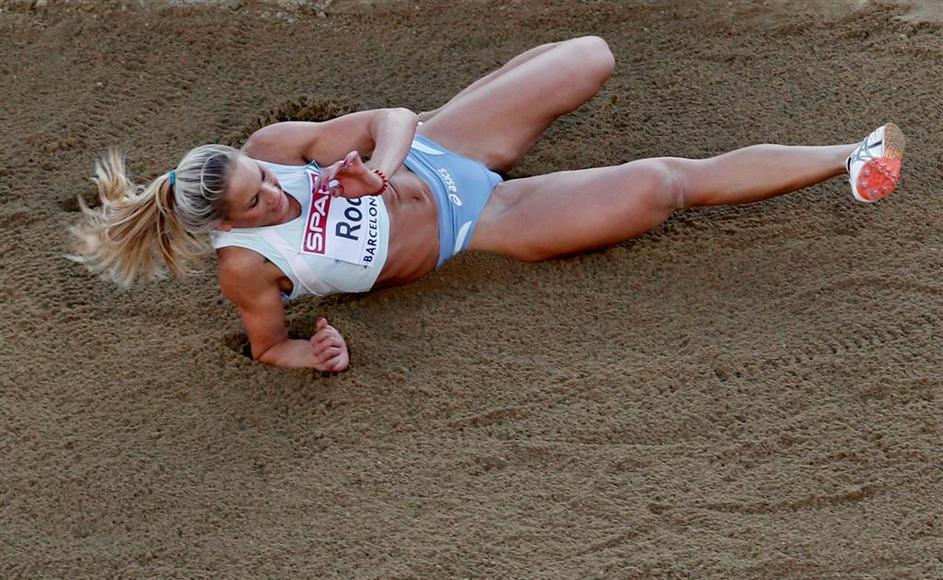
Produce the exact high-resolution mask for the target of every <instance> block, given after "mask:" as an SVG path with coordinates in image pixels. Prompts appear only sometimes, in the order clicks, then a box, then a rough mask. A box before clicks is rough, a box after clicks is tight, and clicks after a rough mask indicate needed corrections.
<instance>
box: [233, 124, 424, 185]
mask: <svg viewBox="0 0 943 580" xmlns="http://www.w3.org/2000/svg"><path fill="white" fill-rule="evenodd" d="M417 121H418V117H417V116H416V114H415V113H413V112H412V111H410V110H408V109H402V108H396V109H375V110H372V111H360V112H357V113H351V114H349V115H343V116H341V117H336V118H334V119H331V120H329V121H324V122H322V123H311V122H306V121H286V122H283V123H275V124H273V125H268V126H266V127H263V128H261V129H259V130H258V131H256V132H255V133H253V134H252V136H251V137H249V140H248V141H246V144H245V146H243V151H244V152H245V153H246V154H247V155H249V156H251V157H254V158H256V159H263V160H266V161H272V162H274V163H285V164H294V165H302V164H304V163H307V162H309V161H311V160H314V161H317V163H318V164H319V165H321V166H324V167H326V166H329V165H331V164H332V163H335V162H337V161H338V160H343V159H344V158H345V157H346V156H347V154H349V153H350V152H352V151H356V152H357V153H359V154H360V155H361V156H364V157H366V156H369V157H370V161H369V163H368V165H369V166H370V167H371V168H373V169H379V170H380V171H382V172H383V173H385V174H386V175H388V176H389V175H392V174H393V173H395V172H396V170H397V169H399V167H400V165H402V163H403V160H404V159H406V155H407V154H408V153H409V146H410V144H411V143H412V140H413V137H414V136H415V134H416V123H417Z"/></svg>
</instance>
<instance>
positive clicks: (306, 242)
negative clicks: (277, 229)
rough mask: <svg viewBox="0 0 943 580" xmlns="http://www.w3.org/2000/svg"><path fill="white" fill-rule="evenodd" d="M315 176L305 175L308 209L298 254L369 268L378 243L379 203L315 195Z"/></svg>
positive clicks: (368, 198) (370, 197)
mask: <svg viewBox="0 0 943 580" xmlns="http://www.w3.org/2000/svg"><path fill="white" fill-rule="evenodd" d="M316 175H317V173H316V172H314V171H311V170H309V171H308V189H309V190H310V191H311V205H310V206H309V207H308V215H307V216H305V217H306V219H305V230H304V237H303V238H302V241H301V251H302V252H303V253H305V254H315V255H318V256H325V257H327V258H333V259H335V260H341V261H344V262H348V263H350V264H357V265H359V266H369V265H371V264H372V263H373V259H374V257H375V256H376V253H377V246H378V244H379V241H380V217H379V216H380V209H379V203H380V200H379V199H377V196H375V195H370V196H365V197H360V198H357V199H347V198H344V197H331V196H330V194H327V193H324V192H320V191H315V189H314V177H315V176H316Z"/></svg>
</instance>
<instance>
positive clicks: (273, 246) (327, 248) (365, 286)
mask: <svg viewBox="0 0 943 580" xmlns="http://www.w3.org/2000/svg"><path fill="white" fill-rule="evenodd" d="M258 163H260V164H262V165H263V166H265V167H266V168H267V169H268V170H269V171H271V172H272V173H274V174H275V176H276V177H277V178H278V181H279V183H280V184H281V186H282V189H284V190H285V192H286V193H288V194H289V195H291V196H292V197H294V198H295V199H296V200H298V203H300V204H301V215H300V216H299V217H297V218H295V219H293V220H291V221H289V222H286V223H283V224H278V225H275V226H265V227H259V228H234V229H232V230H230V231H228V232H225V231H220V230H217V231H214V232H212V233H211V234H210V241H211V242H212V244H213V247H214V248H217V249H218V248H225V247H229V246H237V247H240V248H246V249H249V250H253V251H255V252H258V253H259V254H261V255H262V256H263V257H265V258H266V259H267V260H269V261H270V262H272V263H273V264H275V265H276V266H277V267H278V269H279V270H281V271H282V272H283V273H284V274H285V276H287V277H288V279H289V280H291V283H292V291H291V294H290V295H287V296H284V298H285V299H286V300H294V299H295V298H298V297H299V296H304V295H306V294H314V295H316V296H326V295H328V294H335V293H338V292H366V291H368V290H370V289H371V288H373V284H374V283H375V282H376V280H377V277H378V276H379V275H380V271H381V270H382V269H383V264H384V263H385V262H386V254H387V250H388V249H389V238H390V218H389V215H388V214H387V211H386V205H385V204H384V203H383V198H381V197H380V196H376V195H370V196H364V197H361V198H358V199H346V198H341V197H331V196H329V195H326V194H324V193H320V192H315V191H312V189H313V188H312V177H313V176H315V175H318V174H319V172H320V168H319V167H318V165H317V163H315V162H313V161H312V162H311V163H309V164H308V165H281V164H278V163H269V162H267V161H258Z"/></svg>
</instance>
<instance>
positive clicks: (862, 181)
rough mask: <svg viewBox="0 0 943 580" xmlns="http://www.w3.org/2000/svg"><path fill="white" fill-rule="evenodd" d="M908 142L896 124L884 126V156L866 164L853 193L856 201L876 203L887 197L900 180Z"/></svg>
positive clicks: (859, 174)
mask: <svg viewBox="0 0 943 580" xmlns="http://www.w3.org/2000/svg"><path fill="white" fill-rule="evenodd" d="M906 143H907V140H906V139H905V138H904V132H903V131H901V130H900V128H899V127H898V126H897V125H895V124H894V123H888V124H887V125H884V155H883V156H881V158H880V159H872V160H871V161H868V162H867V163H865V164H864V166H863V167H862V168H861V172H860V173H858V181H857V183H856V184H855V186H856V187H855V188H854V189H853V190H852V193H854V194H855V199H857V200H858V201H863V202H866V203H874V202H875V201H878V200H879V199H882V198H884V197H887V195H888V194H890V193H891V192H893V191H894V189H895V188H896V187H897V182H898V181H899V180H900V166H901V162H902V161H903V159H904V146H905V145H906Z"/></svg>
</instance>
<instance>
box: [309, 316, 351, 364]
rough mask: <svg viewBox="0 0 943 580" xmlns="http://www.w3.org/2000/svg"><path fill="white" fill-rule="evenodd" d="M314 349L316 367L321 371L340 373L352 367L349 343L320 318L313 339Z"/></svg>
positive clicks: (325, 320)
mask: <svg viewBox="0 0 943 580" xmlns="http://www.w3.org/2000/svg"><path fill="white" fill-rule="evenodd" d="M311 346H312V347H313V348H314V358H315V365H314V368H316V369H318V370H319V371H327V372H334V373H339V372H341V371H343V370H346V369H347V367H348V366H349V365H350V355H349V354H348V353H347V343H345V342H344V337H343V336H341V333H339V332H337V329H336V328H334V327H333V326H331V325H330V324H328V323H327V319H326V318H318V322H317V330H316V332H315V333H314V336H312V337H311Z"/></svg>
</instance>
